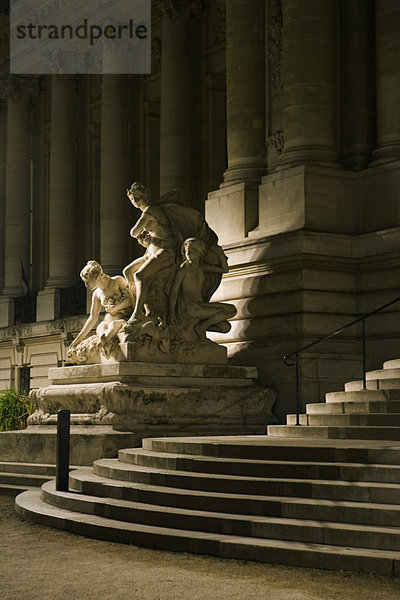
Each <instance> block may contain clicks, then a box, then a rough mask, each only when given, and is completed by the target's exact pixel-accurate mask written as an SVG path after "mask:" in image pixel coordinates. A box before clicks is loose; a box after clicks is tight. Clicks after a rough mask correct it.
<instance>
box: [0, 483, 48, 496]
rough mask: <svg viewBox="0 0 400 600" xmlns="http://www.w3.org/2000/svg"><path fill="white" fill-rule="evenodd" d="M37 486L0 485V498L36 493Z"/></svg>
mask: <svg viewBox="0 0 400 600" xmlns="http://www.w3.org/2000/svg"><path fill="white" fill-rule="evenodd" d="M38 487H39V486H32V485H15V484H13V483H0V496H2V495H4V496H14V497H15V496H18V494H20V493H21V492H24V491H32V492H33V491H37V490H38Z"/></svg>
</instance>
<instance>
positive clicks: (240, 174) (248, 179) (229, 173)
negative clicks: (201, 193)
mask: <svg viewBox="0 0 400 600" xmlns="http://www.w3.org/2000/svg"><path fill="white" fill-rule="evenodd" d="M266 170H267V167H266V164H262V165H237V166H233V167H229V168H228V169H227V170H226V171H225V173H224V180H223V182H222V183H221V185H220V188H225V187H228V186H230V185H235V184H237V183H250V184H256V183H260V181H261V177H262V176H263V175H265V173H266Z"/></svg>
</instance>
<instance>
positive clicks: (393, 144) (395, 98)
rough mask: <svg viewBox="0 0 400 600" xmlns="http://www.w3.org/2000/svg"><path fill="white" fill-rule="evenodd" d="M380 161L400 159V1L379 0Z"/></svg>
mask: <svg viewBox="0 0 400 600" xmlns="http://www.w3.org/2000/svg"><path fill="white" fill-rule="evenodd" d="M375 6H376V21H375V23H376V124H377V147H376V150H375V152H374V155H373V158H374V159H375V161H376V162H381V161H382V162H383V161H385V162H387V161H390V160H400V63H399V56H400V3H399V2H398V0H376V4H375Z"/></svg>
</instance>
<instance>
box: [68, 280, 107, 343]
mask: <svg viewBox="0 0 400 600" xmlns="http://www.w3.org/2000/svg"><path fill="white" fill-rule="evenodd" d="M100 309H101V301H100V298H99V296H98V294H97V292H94V294H93V296H92V305H91V307H90V315H89V317H88V319H87V321H86V323H85V324H84V326H83V327H82V329H81V331H80V332H79V334H78V335H77V336H76V338H75V339H74V341H73V342H72V344H71V348H74V347H75V346H77V345H78V344H79V343H80V342H81V341H82V340H84V339H85V337H86V336H87V334H88V333H89V332H90V331H91V330H92V329H93V327H94V326H95V325H96V323H97V320H98V318H99V314H100Z"/></svg>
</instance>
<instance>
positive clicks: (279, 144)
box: [267, 131, 285, 154]
mask: <svg viewBox="0 0 400 600" xmlns="http://www.w3.org/2000/svg"><path fill="white" fill-rule="evenodd" d="M284 145H285V139H284V136H283V131H275V133H273V134H272V135H270V136H269V137H267V146H271V147H272V148H274V150H276V152H277V153H278V154H282V151H283V147H284Z"/></svg>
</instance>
